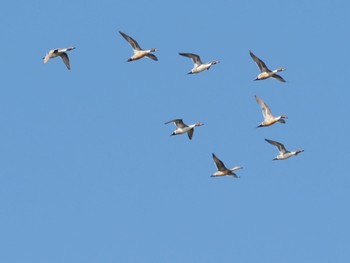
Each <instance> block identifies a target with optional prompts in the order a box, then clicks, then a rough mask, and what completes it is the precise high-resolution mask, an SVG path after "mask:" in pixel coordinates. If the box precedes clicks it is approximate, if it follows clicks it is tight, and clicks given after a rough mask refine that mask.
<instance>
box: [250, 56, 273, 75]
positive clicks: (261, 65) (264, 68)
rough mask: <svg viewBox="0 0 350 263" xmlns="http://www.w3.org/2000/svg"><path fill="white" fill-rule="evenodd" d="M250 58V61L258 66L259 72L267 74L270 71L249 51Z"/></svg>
mask: <svg viewBox="0 0 350 263" xmlns="http://www.w3.org/2000/svg"><path fill="white" fill-rule="evenodd" d="M249 54H250V56H251V57H252V59H253V60H254V61H255V63H256V64H257V65H258V67H259V69H260V71H261V72H268V71H270V70H269V69H268V67H267V66H266V64H265V63H264V61H262V60H261V59H260V58H258V57H257V56H255V55H254V53H253V52H251V51H249Z"/></svg>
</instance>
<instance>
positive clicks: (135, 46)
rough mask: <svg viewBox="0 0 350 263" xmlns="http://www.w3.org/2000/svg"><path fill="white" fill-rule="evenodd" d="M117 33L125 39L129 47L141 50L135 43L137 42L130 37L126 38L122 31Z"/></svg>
mask: <svg viewBox="0 0 350 263" xmlns="http://www.w3.org/2000/svg"><path fill="white" fill-rule="evenodd" d="M119 33H120V34H121V35H122V36H123V37H124V38H125V40H126V41H128V42H129V44H130V45H131V47H132V48H133V49H134V50H142V49H141V47H140V45H139V44H138V43H137V41H136V40H135V39H133V38H132V37H131V36H128V35H127V34H125V33H123V32H122V31H119Z"/></svg>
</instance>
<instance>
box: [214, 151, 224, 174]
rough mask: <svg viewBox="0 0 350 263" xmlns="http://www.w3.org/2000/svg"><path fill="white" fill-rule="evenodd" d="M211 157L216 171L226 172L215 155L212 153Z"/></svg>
mask: <svg viewBox="0 0 350 263" xmlns="http://www.w3.org/2000/svg"><path fill="white" fill-rule="evenodd" d="M212 155H213V160H214V162H215V165H216V167H217V168H218V170H219V171H224V170H227V168H226V167H225V165H224V163H223V162H222V161H221V160H220V159H219V158H218V157H216V155H215V154H214V153H213V154H212Z"/></svg>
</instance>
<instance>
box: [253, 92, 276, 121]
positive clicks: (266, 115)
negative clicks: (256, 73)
mask: <svg viewBox="0 0 350 263" xmlns="http://www.w3.org/2000/svg"><path fill="white" fill-rule="evenodd" d="M255 99H256V101H257V103H258V104H259V105H260V107H261V110H262V114H263V116H264V118H265V119H266V118H269V117H271V116H272V114H271V110H270V108H269V106H267V104H266V103H265V102H264V101H263V100H262V99H260V98H259V97H258V96H256V95H255Z"/></svg>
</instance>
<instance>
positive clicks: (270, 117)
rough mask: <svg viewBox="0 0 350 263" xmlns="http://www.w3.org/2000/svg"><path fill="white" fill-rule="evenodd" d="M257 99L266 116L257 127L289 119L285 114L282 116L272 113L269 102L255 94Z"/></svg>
mask: <svg viewBox="0 0 350 263" xmlns="http://www.w3.org/2000/svg"><path fill="white" fill-rule="evenodd" d="M255 99H256V101H257V103H258V104H259V105H260V107H261V110H262V114H263V116H264V121H263V122H262V123H260V125H259V126H257V128H259V127H267V126H270V125H272V124H275V123H276V122H280V123H286V121H285V120H284V119H288V117H287V115H285V114H283V115H281V116H278V117H275V116H273V115H272V113H271V110H270V108H269V106H267V104H266V103H265V102H264V101H263V100H262V99H260V98H259V97H258V96H256V95H255Z"/></svg>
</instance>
